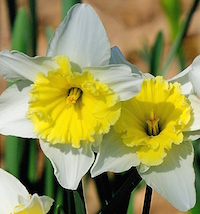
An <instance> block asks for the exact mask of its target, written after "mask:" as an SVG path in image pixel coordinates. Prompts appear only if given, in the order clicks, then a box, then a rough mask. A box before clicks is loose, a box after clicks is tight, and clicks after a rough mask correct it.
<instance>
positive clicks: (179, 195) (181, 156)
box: [91, 48, 200, 211]
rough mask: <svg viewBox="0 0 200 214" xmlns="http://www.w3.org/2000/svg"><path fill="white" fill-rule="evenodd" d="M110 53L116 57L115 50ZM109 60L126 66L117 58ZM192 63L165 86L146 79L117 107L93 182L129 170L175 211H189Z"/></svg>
mask: <svg viewBox="0 0 200 214" xmlns="http://www.w3.org/2000/svg"><path fill="white" fill-rule="evenodd" d="M112 51H113V52H114V53H115V55H116V56H119V50H117V49H116V48H115V49H113V50H112ZM115 60H116V62H120V61H121V62H122V61H124V63H125V64H127V62H126V61H125V60H124V59H123V58H122V57H120V56H119V58H118V59H117V57H115ZM198 62H199V58H198ZM196 63H197V60H194V62H193V64H192V65H191V66H189V67H188V68H187V69H186V70H185V71H183V72H182V73H181V74H179V75H178V76H176V77H174V78H173V79H171V80H169V81H166V80H164V79H163V78H162V77H160V76H158V77H156V78H154V77H151V76H150V75H147V76H148V77H150V78H146V77H145V78H144V81H143V84H142V87H141V90H140V93H138V94H137V95H136V96H134V97H133V98H131V99H130V100H128V101H124V102H122V111H121V116H120V118H119V120H118V121H117V123H116V124H115V125H114V128H113V129H112V130H111V131H110V132H109V133H108V134H106V135H104V139H103V142H102V144H101V145H100V150H99V153H98V155H97V159H96V161H95V163H94V165H93V167H92V169H91V174H92V176H93V177H94V176H97V175H99V174H101V173H103V172H106V171H112V172H123V171H126V170H128V169H130V168H131V167H133V166H135V167H137V170H138V173H139V174H140V176H141V177H142V178H143V179H144V180H145V182H146V183H147V184H148V185H149V186H150V187H152V188H153V189H154V190H155V191H157V192H158V193H159V194H161V195H162V196H163V197H165V198H166V199H167V200H168V201H169V202H170V203H171V204H172V205H173V206H174V207H176V208H177V209H179V210H181V211H187V210H189V209H191V208H192V207H193V206H194V205H195V201H196V192H195V187H194V181H195V173H194V169H193V158H194V152H193V146H192V144H191V141H190V140H195V139H198V138H199V137H200V123H199V121H200V100H199V99H198V98H197V96H196V95H195V94H192V92H193V91H194V90H193V85H192V83H191V81H190V80H189V76H190V75H189V73H190V72H191V71H192V70H193V69H194V68H193V66H194V65H195V66H194V67H195V68H196V67H197V64H196ZM198 66H200V63H198ZM177 81H178V82H180V83H182V85H181V84H180V83H178V82H177Z"/></svg>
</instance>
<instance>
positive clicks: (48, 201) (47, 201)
mask: <svg viewBox="0 0 200 214" xmlns="http://www.w3.org/2000/svg"><path fill="white" fill-rule="evenodd" d="M40 201H41V203H42V206H43V209H44V211H45V213H48V212H49V210H50V209H51V206H52V204H53V202H54V200H53V199H52V198H50V197H48V196H45V195H43V196H40Z"/></svg>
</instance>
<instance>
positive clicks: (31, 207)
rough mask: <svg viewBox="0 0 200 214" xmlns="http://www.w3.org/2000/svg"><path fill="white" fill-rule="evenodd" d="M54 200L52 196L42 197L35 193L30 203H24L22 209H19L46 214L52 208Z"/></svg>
mask: <svg viewBox="0 0 200 214" xmlns="http://www.w3.org/2000/svg"><path fill="white" fill-rule="evenodd" d="M53 201H54V200H53V199H51V198H50V197H47V196H41V197H40V196H38V194H33V195H32V197H31V199H30V200H29V201H28V203H26V204H24V205H25V206H24V207H23V208H21V209H20V208H19V210H21V211H26V212H27V213H37V214H45V213H48V211H49V210H50V208H51V206H52V204H53ZM19 210H18V211H19Z"/></svg>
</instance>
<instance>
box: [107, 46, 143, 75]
mask: <svg viewBox="0 0 200 214" xmlns="http://www.w3.org/2000/svg"><path fill="white" fill-rule="evenodd" d="M110 64H125V65H128V66H129V67H130V68H131V70H132V73H134V74H139V75H140V76H141V77H142V75H143V73H142V72H141V71H140V70H139V68H138V67H137V66H135V65H133V64H131V63H130V62H128V61H127V60H126V59H125V58H124V56H123V54H122V53H121V51H120V49H119V48H118V47H117V46H115V47H112V48H111V58H110Z"/></svg>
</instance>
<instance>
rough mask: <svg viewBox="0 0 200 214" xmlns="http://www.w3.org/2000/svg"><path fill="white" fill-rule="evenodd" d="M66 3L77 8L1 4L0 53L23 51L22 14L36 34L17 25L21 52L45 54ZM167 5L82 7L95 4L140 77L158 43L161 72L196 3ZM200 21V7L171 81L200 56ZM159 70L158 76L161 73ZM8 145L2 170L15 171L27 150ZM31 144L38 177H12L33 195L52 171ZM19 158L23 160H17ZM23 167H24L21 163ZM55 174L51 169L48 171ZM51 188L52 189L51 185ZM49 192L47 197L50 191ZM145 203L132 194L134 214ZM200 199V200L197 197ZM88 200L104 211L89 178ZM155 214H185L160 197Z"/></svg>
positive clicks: (45, 0)
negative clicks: (27, 18) (13, 166)
mask: <svg viewBox="0 0 200 214" xmlns="http://www.w3.org/2000/svg"><path fill="white" fill-rule="evenodd" d="M67 2H68V3H69V5H70V4H73V3H71V1H68V0H65V1H55V0H38V1H34V0H29V1H28V0H16V1H14V0H7V1H6V0H0V51H1V50H3V49H9V50H11V49H20V48H21V47H19V46H18V45H17V44H19V42H17V41H15V40H16V39H15V38H16V36H15V38H14V36H13V34H14V35H16V31H17V30H16V29H15V26H16V16H17V13H18V11H19V10H21V11H22V12H21V16H22V17H23V13H25V14H26V15H27V16H28V17H30V20H31V26H32V31H30V32H31V33H30V32H29V29H28V27H25V26H26V25H27V26H29V23H27V20H24V21H21V22H20V24H18V25H17V26H18V28H19V26H21V27H22V32H23V35H24V36H25V37H26V44H25V49H23V48H22V49H23V50H20V51H23V52H27V53H28V54H29V55H32V56H34V55H45V53H46V48H47V44H48V40H49V38H50V37H51V35H52V33H53V32H54V30H55V29H56V28H57V27H58V25H59V23H60V22H61V21H62V19H63V17H64V16H65V15H66V12H67V7H68V6H66V3H67ZM168 2H173V5H172V8H173V9H170V7H169V8H167V6H166V1H164V0H163V1H162V0H154V1H149V0H134V1H133V0H124V1H121V0H101V1H97V0H83V1H82V3H89V4H91V5H92V7H93V8H94V9H95V11H96V12H97V14H98V15H99V17H100V19H101V20H102V22H103V24H104V26H105V29H106V31H107V34H108V37H109V40H110V43H111V47H113V46H118V47H119V48H120V50H121V51H122V53H123V55H124V57H125V58H126V59H127V60H128V61H130V62H131V63H133V64H135V65H136V66H138V67H139V68H140V70H141V71H142V72H151V73H152V65H151V62H152V53H153V50H154V49H153V48H154V47H157V46H156V44H158V43H159V45H160V48H159V49H156V50H158V51H157V52H158V53H157V54H158V56H159V59H160V62H159V65H158V67H159V66H160V64H164V63H165V60H166V58H167V55H168V53H169V50H170V48H171V46H172V44H173V42H174V41H175V38H176V35H178V32H179V30H180V27H181V23H183V22H184V21H185V20H186V18H187V16H188V13H189V10H190V8H191V7H192V5H193V3H194V1H192V0H179V1H178V0H175V1H170V0H169V1H168ZM31 5H32V6H31ZM31 7H32V9H31ZM24 11H25V12H24ZM19 16H20V15H19ZM33 17H34V18H33ZM19 19H20V18H19ZM21 20H22V19H21ZM199 22H200V6H198V7H197V9H196V11H195V12H194V14H193V15H192V19H191V21H190V24H189V27H188V29H187V32H186V35H185V36H184V39H183V40H182V42H181V50H180V51H179V52H178V53H177V56H176V57H175V58H174V60H173V61H172V63H171V64H170V66H169V68H168V70H167V73H166V78H171V77H173V76H174V75H175V74H177V73H179V72H181V70H183V68H186V67H187V66H188V65H189V64H191V63H192V61H193V59H194V58H195V57H196V56H197V55H199V54H200V24H199ZM23 26H24V28H23ZM32 37H34V38H32ZM22 46H23V44H22ZM33 46H34V47H33ZM27 48H28V49H27ZM30 49H31V50H30ZM159 53H160V54H159ZM157 70H158V71H159V69H157ZM5 88H6V82H5V81H4V80H2V79H1V78H0V93H2V91H3V90H4V89H5ZM20 140H21V139H20ZM8 141H9V142H13V141H19V140H18V139H17V140H16V139H14V138H6V139H5V138H4V137H3V136H1V137H0V166H1V167H2V168H7V169H8V170H9V171H12V169H11V168H12V164H13V162H14V159H15V157H14V156H16V153H17V151H20V152H19V154H18V155H21V156H22V155H23V153H24V149H21V147H20V148H19V147H15V146H13V144H12V143H11V145H9V142H8ZM23 141H26V140H23ZM7 142H8V143H7ZM18 143H19V142H18ZM22 143H26V142H22ZM20 144H21V142H20ZM27 144H28V145H29V146H27V147H26V149H27V150H28V151H33V152H32V153H33V154H32V153H31V154H32V155H33V160H34V159H35V160H38V161H35V162H36V163H30V164H33V165H31V167H33V168H34V169H36V171H35V172H37V173H35V175H29V177H28V178H25V179H24V178H22V176H21V174H23V173H22V172H21V173H17V172H13V173H14V174H16V176H18V177H20V178H21V179H22V180H23V181H24V182H25V183H26V185H28V188H29V189H30V190H33V191H34V188H35V186H36V187H38V186H40V185H43V184H46V183H47V181H46V180H45V178H44V177H45V175H44V171H45V170H46V169H48V167H46V159H45V157H44V155H43V154H42V153H41V151H40V148H39V147H38V146H34V147H33V148H32V144H31V143H30V142H29V143H27ZM34 145H37V144H34ZM23 148H24V147H23ZM10 150H12V151H13V153H12V154H11V153H10V155H5V153H6V151H10ZM10 157H11V158H13V161H11V163H7V162H6V160H7V161H9V159H10ZM34 157H37V158H34ZM17 158H18V159H19V157H17ZM22 159H23V158H21V161H22ZM9 164H10V165H11V168H9V167H10V165H9ZM19 164H22V163H21V162H20V163H19ZM20 166H21V165H20ZM28 167H30V165H29V166H27V168H28ZM45 167H46V168H45ZM50 167H51V166H50ZM25 168H26V167H25ZM51 170H52V169H50V171H51ZM30 174H31V173H30ZM48 182H49V181H48ZM52 182H53V181H52ZM48 185H51V183H50V184H48ZM141 186H142V185H141ZM48 188H49V187H48V186H47V189H48ZM46 191H47V192H48V190H46ZM56 193H57V192H56ZM48 194H49V195H52V194H54V193H52V192H51V191H50V192H49V193H48ZM143 198H144V188H142V187H141V188H139V189H138V190H137V191H136V193H135V194H134V197H133V204H134V206H133V207H132V208H131V209H132V210H131V211H130V213H136V214H137V213H141V210H142V205H143ZM198 200H200V199H199V198H198ZM86 201H87V209H88V213H89V214H95V213H97V212H98V210H99V209H100V207H101V203H100V200H99V197H98V193H97V189H96V186H95V182H94V181H93V180H91V179H89V181H88V180H87V191H86ZM151 213H152V214H157V213H162V214H165V213H172V214H173V213H174V214H175V213H177V214H178V213H182V212H179V211H177V210H176V209H175V208H173V207H172V206H171V205H170V204H169V203H168V202H167V201H166V200H165V199H163V198H162V197H160V196H159V195H158V194H156V193H153V201H152V207H151ZM193 213H194V212H193ZM196 213H197V212H196Z"/></svg>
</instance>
